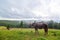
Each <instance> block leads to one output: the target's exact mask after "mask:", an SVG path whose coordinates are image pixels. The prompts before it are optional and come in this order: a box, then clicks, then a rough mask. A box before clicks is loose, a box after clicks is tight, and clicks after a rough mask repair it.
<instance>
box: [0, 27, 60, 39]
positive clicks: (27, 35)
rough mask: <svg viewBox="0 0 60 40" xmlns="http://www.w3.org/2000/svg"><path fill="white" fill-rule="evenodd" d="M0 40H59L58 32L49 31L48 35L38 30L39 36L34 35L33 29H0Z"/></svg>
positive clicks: (59, 34) (59, 31)
mask: <svg viewBox="0 0 60 40" xmlns="http://www.w3.org/2000/svg"><path fill="white" fill-rule="evenodd" d="M0 40H60V30H58V29H49V32H48V35H44V30H43V29H39V35H35V31H34V29H33V28H10V30H7V29H6V27H0Z"/></svg>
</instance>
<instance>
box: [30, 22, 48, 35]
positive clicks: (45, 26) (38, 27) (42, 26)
mask: <svg viewBox="0 0 60 40" xmlns="http://www.w3.org/2000/svg"><path fill="white" fill-rule="evenodd" d="M31 27H33V28H35V33H36V32H38V29H42V28H43V29H44V32H45V35H46V34H48V26H47V24H46V23H42V22H37V23H32V24H31Z"/></svg>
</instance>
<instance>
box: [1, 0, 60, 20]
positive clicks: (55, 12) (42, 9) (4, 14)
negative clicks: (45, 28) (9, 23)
mask: <svg viewBox="0 0 60 40" xmlns="http://www.w3.org/2000/svg"><path fill="white" fill-rule="evenodd" d="M22 18H23V19H24V18H28V19H29V18H30V19H31V18H32V19H42V20H56V21H58V20H60V0H0V19H22Z"/></svg>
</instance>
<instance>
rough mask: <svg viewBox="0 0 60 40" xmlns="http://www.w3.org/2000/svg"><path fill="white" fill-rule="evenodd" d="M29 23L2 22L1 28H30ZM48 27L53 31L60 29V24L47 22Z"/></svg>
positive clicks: (0, 22)
mask: <svg viewBox="0 0 60 40" xmlns="http://www.w3.org/2000/svg"><path fill="white" fill-rule="evenodd" d="M36 22H37V21H36ZM30 23H31V22H29V21H26V22H25V21H8V20H0V26H5V27H7V29H8V30H9V28H30ZM46 23H47V24H48V27H49V28H51V29H60V23H58V22H54V21H52V20H51V21H48V22H46Z"/></svg>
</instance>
